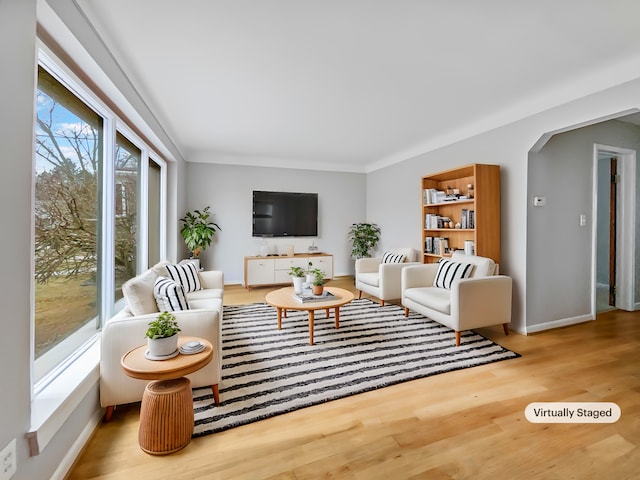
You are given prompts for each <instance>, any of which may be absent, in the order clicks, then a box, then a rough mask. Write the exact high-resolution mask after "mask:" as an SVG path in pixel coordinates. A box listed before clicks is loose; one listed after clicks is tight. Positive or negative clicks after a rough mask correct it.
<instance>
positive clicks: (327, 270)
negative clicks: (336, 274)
mask: <svg viewBox="0 0 640 480" xmlns="http://www.w3.org/2000/svg"><path fill="white" fill-rule="evenodd" d="M308 260H309V261H311V262H312V263H313V267H312V268H319V269H320V270H322V271H323V272H324V278H333V256H331V255H326V256H318V257H309V258H308Z"/></svg>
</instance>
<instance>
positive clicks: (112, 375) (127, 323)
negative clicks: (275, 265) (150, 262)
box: [100, 263, 224, 421]
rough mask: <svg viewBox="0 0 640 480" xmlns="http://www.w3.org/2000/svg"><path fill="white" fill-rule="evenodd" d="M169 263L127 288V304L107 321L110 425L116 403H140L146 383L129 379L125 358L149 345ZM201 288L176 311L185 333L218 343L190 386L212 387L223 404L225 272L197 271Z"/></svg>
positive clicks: (104, 372)
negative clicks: (158, 282) (156, 291)
mask: <svg viewBox="0 0 640 480" xmlns="http://www.w3.org/2000/svg"><path fill="white" fill-rule="evenodd" d="M165 272H166V271H165V270H164V263H161V264H158V265H156V266H154V267H153V268H152V269H150V270H147V271H146V272H144V273H143V274H141V275H138V276H137V277H134V278H133V279H131V280H129V281H128V282H127V283H126V284H125V285H123V292H125V298H126V299H127V306H126V307H125V308H124V309H123V310H121V311H120V312H119V313H117V314H116V315H115V316H114V317H113V318H111V319H110V320H109V321H107V322H106V324H105V325H104V327H103V329H102V335H101V348H100V404H101V405H102V406H103V407H106V409H107V411H106V415H105V419H106V421H109V420H110V418H111V416H112V415H113V411H114V409H115V406H116V405H122V404H126V403H131V402H137V401H140V400H141V399H142V394H143V393H144V389H145V387H146V385H147V383H148V382H147V381H145V380H138V379H134V378H131V377H128V376H127V375H126V374H125V373H124V370H123V369H122V366H121V365H120V359H121V358H122V356H123V355H124V354H125V353H126V352H128V351H129V350H131V349H133V348H135V347H137V346H139V345H142V344H144V343H145V341H146V339H145V336H144V334H145V332H146V330H147V328H148V324H149V322H150V321H151V320H153V319H155V318H157V316H158V313H159V312H158V308H157V305H156V304H155V298H154V296H153V285H154V283H155V279H156V278H157V277H158V275H163V276H164V275H165ZM198 277H199V279H200V283H201V287H202V288H201V289H199V290H196V291H193V292H190V293H187V294H186V296H187V301H188V302H189V306H190V309H189V310H181V311H174V312H172V313H173V314H174V315H175V316H176V319H177V321H178V325H179V326H180V329H181V332H180V335H185V336H193V337H200V338H204V339H206V340H209V341H210V342H211V344H212V345H213V349H214V352H213V359H212V360H211V362H210V363H209V364H207V365H206V366H205V367H203V368H201V369H200V370H198V371H197V372H194V373H192V374H190V375H187V378H189V379H190V380H191V386H192V387H193V388H195V387H203V386H209V387H211V388H212V392H213V397H214V401H215V403H216V404H219V403H220V398H219V393H218V391H219V389H218V385H219V383H220V381H221V358H222V357H221V337H220V324H221V321H222V311H223V300H222V296H223V288H224V280H223V274H222V272H220V271H202V272H199V273H198Z"/></svg>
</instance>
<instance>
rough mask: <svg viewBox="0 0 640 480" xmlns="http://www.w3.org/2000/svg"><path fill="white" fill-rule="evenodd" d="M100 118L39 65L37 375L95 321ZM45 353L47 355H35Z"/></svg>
mask: <svg viewBox="0 0 640 480" xmlns="http://www.w3.org/2000/svg"><path fill="white" fill-rule="evenodd" d="M103 123H104V121H103V118H102V117H100V116H99V115H98V114H97V113H96V112H94V111H93V110H91V109H90V108H89V107H88V106H87V105H85V104H84V103H83V102H82V101H80V100H79V99H78V98H77V97H76V96H74V95H73V94H72V93H71V92H70V91H69V90H67V89H66V88H65V87H64V86H63V85H62V84H61V83H60V82H58V81H57V80H56V79H55V78H54V77H53V76H52V75H51V74H49V73H48V72H47V71H46V70H45V69H43V68H42V67H40V68H39V69H38V91H37V118H36V132H35V169H34V171H35V203H34V205H35V211H34V216H35V218H34V222H35V252H34V256H35V319H34V320H35V345H34V352H35V360H36V369H35V370H36V377H37V379H38V380H39V379H40V378H42V376H44V375H45V374H46V373H48V371H49V368H47V367H46V366H44V365H52V364H57V363H58V362H59V361H61V360H62V359H63V358H66V357H67V356H68V355H69V354H71V352H73V351H74V350H76V349H77V348H78V347H79V346H80V345H81V344H83V343H84V342H86V341H87V339H88V338H90V337H91V336H93V335H94V334H95V332H96V330H97V329H98V328H99V322H98V321H97V320H98V318H99V315H98V312H99V311H100V304H99V302H100V296H99V295H98V288H99V281H98V280H99V278H100V272H99V268H100V265H99V263H98V258H99V257H100V254H99V246H100V245H99V241H98V238H99V229H100V223H101V221H100V220H101V215H102V210H101V206H100V186H101V182H102V175H101V172H102V168H101V167H102V165H101V163H102V150H103V137H104V131H103ZM54 347H59V348H54ZM49 352H50V353H49ZM47 353H49V356H48V357H51V355H53V359H51V358H48V359H47V360H46V361H40V360H42V359H43V357H44V358H47V356H46V354H47ZM39 366H40V367H41V368H38V367H39Z"/></svg>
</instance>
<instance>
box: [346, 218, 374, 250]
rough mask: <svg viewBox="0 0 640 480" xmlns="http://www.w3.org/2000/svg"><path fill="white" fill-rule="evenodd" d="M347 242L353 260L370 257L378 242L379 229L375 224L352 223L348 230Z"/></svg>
mask: <svg viewBox="0 0 640 480" xmlns="http://www.w3.org/2000/svg"><path fill="white" fill-rule="evenodd" d="M349 241H350V242H351V256H352V257H353V258H365V257H370V256H371V250H372V249H374V248H375V247H376V245H377V244H378V242H379V241H380V227H378V225H376V224H375V223H354V224H352V225H351V228H350V229H349Z"/></svg>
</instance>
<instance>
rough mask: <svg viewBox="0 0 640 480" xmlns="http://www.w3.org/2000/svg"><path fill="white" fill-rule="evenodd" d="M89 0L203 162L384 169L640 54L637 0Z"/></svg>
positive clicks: (163, 119) (565, 94)
mask: <svg viewBox="0 0 640 480" xmlns="http://www.w3.org/2000/svg"><path fill="white" fill-rule="evenodd" d="M77 4H78V5H79V8H81V9H82V11H83V12H84V15H85V16H86V18H87V19H88V21H89V22H90V23H91V24H92V26H93V28H94V29H95V31H96V32H97V34H98V35H99V36H100V37H101V39H102V41H103V42H104V44H105V45H106V46H107V48H108V49H109V50H110V52H111V54H112V55H113V58H114V59H115V60H116V61H117V63H118V64H119V66H120V68H121V69H122V71H123V72H124V74H125V75H126V77H127V78H128V80H129V81H130V82H131V84H132V85H133V86H134V87H135V89H136V90H137V92H138V94H139V95H140V96H141V97H142V98H143V100H144V102H145V103H146V104H147V106H148V107H149V108H150V110H151V111H152V112H153V114H154V115H155V117H156V118H157V120H158V121H159V122H160V123H161V124H162V125H163V126H164V128H165V130H166V132H167V134H168V135H169V137H170V138H171V139H172V140H173V142H174V143H175V145H176V146H177V148H178V149H179V150H180V153H181V154H182V155H183V157H184V158H185V159H186V160H188V161H203V162H204V161H206V162H216V163H235V164H243V165H268V166H282V167H298V168H318V169H329V170H339V171H360V172H366V171H371V170H374V169H376V168H380V167H382V166H386V165H390V164H393V163H395V162H398V161H401V160H404V159H407V158H410V157H412V156H415V155H417V154H420V153H423V152H424V151H427V150H428V149H431V148H435V147H437V146H440V145H441V144H446V142H450V141H455V140H456V139H460V138H464V137H465V136H468V135H471V134H474V133H480V132H481V131H485V130H488V129H491V128H495V127H497V126H499V125H502V124H505V123H508V122H511V121H515V120H517V119H519V118H523V117H526V116H528V115H531V114H534V113H537V112H539V111H541V110H544V109H546V108H550V107H552V106H554V105H557V104H560V103H564V102H566V101H570V100H573V99H575V98H579V97H580V96H584V95H587V94H589V93H593V92H594V91H597V90H601V89H603V88H606V87H608V86H613V85H615V84H617V83H620V82H621V81H623V80H625V79H624V78H622V77H621V76H617V75H616V72H617V71H620V70H621V66H624V65H628V64H629V62H634V64H638V62H637V61H638V56H639V55H640V28H638V23H637V19H638V18H640V2H637V1H635V0H628V1H623V0H591V1H588V0H563V1H560V2H559V1H557V0H536V1H535V2H534V1H530V2H514V1H512V0H484V1H482V2H478V1H477V0H458V1H455V2H450V1H444V0H442V1H437V0H422V1H420V0H184V1H175V0H133V1H132V0H109V1H108V2H106V1H103V0H77ZM603 72H608V74H607V75H603Z"/></svg>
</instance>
